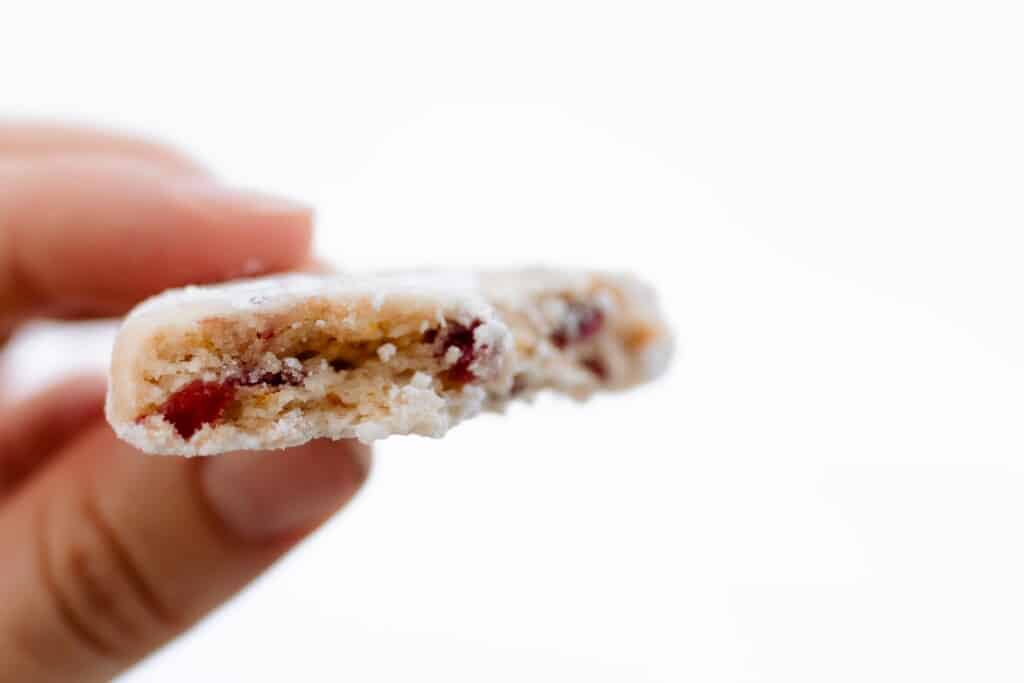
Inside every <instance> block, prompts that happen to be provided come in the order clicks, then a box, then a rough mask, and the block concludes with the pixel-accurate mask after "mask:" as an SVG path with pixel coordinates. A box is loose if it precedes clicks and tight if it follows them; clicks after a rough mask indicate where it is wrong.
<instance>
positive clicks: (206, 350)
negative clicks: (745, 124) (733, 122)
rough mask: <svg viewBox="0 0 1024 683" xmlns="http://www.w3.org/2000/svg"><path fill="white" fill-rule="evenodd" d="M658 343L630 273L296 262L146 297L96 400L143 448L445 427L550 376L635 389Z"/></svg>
mask: <svg viewBox="0 0 1024 683" xmlns="http://www.w3.org/2000/svg"><path fill="white" fill-rule="evenodd" d="M670 353H671V340H670V337H669V334H668V332H667V329H666V327H665V325H664V323H663V322H662V320H661V318H660V315H659V313H658V311H657V308H656V304H655V300H654V295H653V292H652V291H651V290H650V289H648V288H647V287H646V286H644V285H643V284H641V283H639V282H638V281H636V280H635V279H633V278H631V277H628V276H624V275H612V274H604V273H571V272H563V271H554V270H548V269H527V270H518V271H504V272H487V273H470V272H455V273H452V272H429V271H423V272H408V273H383V274H375V275H339V274H331V275H306V274H293V275H284V276H280V277H268V278H260V279H254V280H246V281H240V282H235V283H230V284H226V285H220V286H210V287H186V288H184V289H179V290H171V291H168V292H165V293H163V294H161V295H159V296H156V297H153V298H152V299H149V300H148V301H145V302H143V303H141V304H140V305H139V306H137V307H136V308H135V309H134V310H133V311H132V312H131V313H130V314H129V315H128V317H127V318H126V319H125V321H124V323H123V325H122V327H121V330H120V331H119V333H118V336H117V340H116V341H115V344H114V353H113V360H112V363H111V369H110V389H109V392H108V395H107V405H106V412H107V420H108V421H109V422H110V424H111V425H112V426H113V428H114V430H115V431H116V432H117V435H118V436H119V437H121V438H122V439H124V440H125V441H127V442H129V443H131V444H132V445H134V446H136V447H137V448H140V449H142V450H143V451H146V452H149V453H163V454H180V455H208V454H214V453H222V452H226V451H235V450H246V449H267V448H284V447H287V446H295V445H298V444H301V443H304V442H306V441H309V440H310V439H315V438H321V437H327V438H332V439H341V438H352V437H354V438H358V439H360V440H361V441H366V442H369V441H373V440H375V439H380V438H383V437H386V436H389V435H391V434H422V435H425V436H433V437H439V436H442V435H444V433H445V432H447V431H448V429H449V428H451V427H452V426H453V425H455V424H457V423H458V422H460V421H462V420H464V419H467V418H469V417H472V416H474V415H476V414H478V413H480V412H481V411H482V410H501V409H502V408H503V407H504V405H505V404H506V403H507V402H508V401H510V400H512V399H518V398H530V397H532V396H533V395H534V394H536V393H537V392H538V391H541V390H544V389H554V390H556V391H559V392H562V393H565V394H568V395H570V396H573V397H575V398H577V399H584V398H586V397H588V396H589V395H591V394H592V393H593V392H595V391H597V390H600V389H622V388H626V387H630V386H632V385H635V384H637V383H640V382H643V381H645V380H648V379H651V378H653V377H655V376H656V375H658V374H659V373H660V372H661V370H662V369H663V368H664V367H665V365H666V363H667V360H668V357H669V355H670Z"/></svg>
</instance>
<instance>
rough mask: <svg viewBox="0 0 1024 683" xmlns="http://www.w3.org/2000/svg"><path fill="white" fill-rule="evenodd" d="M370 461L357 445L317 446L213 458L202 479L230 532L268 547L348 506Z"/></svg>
mask: <svg viewBox="0 0 1024 683" xmlns="http://www.w3.org/2000/svg"><path fill="white" fill-rule="evenodd" d="M369 457H370V453H369V449H368V448H367V447H366V446H364V445H362V444H360V443H358V442H356V441H336V442H332V441H313V442H310V443H308V444H305V445H303V446H300V447H298V448H293V449H289V450H284V451H266V452H262V451H261V452H241V453H229V454H227V455H217V456H211V457H210V459H209V461H208V462H205V463H204V466H203V469H202V472H201V474H200V479H201V482H202V486H203V489H204V490H205V493H206V496H207V498H208V500H209V502H210V507H211V508H213V510H214V512H215V513H216V514H217V515H218V516H219V517H220V518H221V520H222V521H223V522H224V525H225V526H226V527H228V529H230V530H231V531H233V532H234V533H235V534H237V535H238V536H240V537H242V538H245V539H248V540H254V541H265V540H270V539H274V538H281V537H284V536H287V535H290V534H294V533H300V532H304V531H308V530H309V529H312V528H313V527H315V526H316V525H317V524H319V523H320V522H322V521H323V520H324V519H325V518H326V517H327V516H328V515H330V514H331V513H333V512H334V511H335V510H337V509H338V508H339V507H340V506H341V505H343V504H344V503H346V502H347V501H348V500H349V499H350V498H352V496H353V495H354V494H355V492H356V491H357V490H358V488H359V486H360V484H362V482H363V481H364V480H365V479H366V474H367V472H368V469H369Z"/></svg>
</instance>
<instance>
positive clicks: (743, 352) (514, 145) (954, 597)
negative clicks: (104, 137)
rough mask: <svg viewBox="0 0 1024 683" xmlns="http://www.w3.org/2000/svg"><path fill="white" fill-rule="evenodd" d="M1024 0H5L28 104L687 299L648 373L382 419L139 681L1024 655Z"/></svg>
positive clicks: (918, 673) (330, 252)
mask: <svg viewBox="0 0 1024 683" xmlns="http://www.w3.org/2000/svg"><path fill="white" fill-rule="evenodd" d="M1017 6H1018V3H1013V2H1006V3H997V2H985V1H973V2H943V1H937V0H929V1H927V2H913V1H910V0H884V1H872V0H862V1H860V2H846V3H840V2H820V1H807V2H796V1H793V0H783V1H781V2H737V1H735V0H713V1H708V2H698V3H693V2H691V3H683V2H677V3H664V4H660V5H656V4H648V3H641V2H622V3H615V4H609V3H599V2H579V3H571V2H552V1H550V0H548V1H545V2H535V3H534V2H515V3H486V2H465V3H451V2H408V3H401V2H378V3H352V4H348V3H334V2H330V3H328V2H324V3H320V4H305V3H301V2H289V3H283V2H282V3H274V4H273V5H272V6H271V7H270V8H261V7H260V6H259V4H258V3H251V2H250V3H244V4H242V3H239V4H233V3H212V2H201V3H200V2H180V1H179V2H175V3H161V4H159V5H156V4H149V3H140V2H132V3H124V4H123V5H117V6H115V5H114V4H112V3H105V2H95V1H93V2H87V3H86V2H80V3H67V4H65V5H62V6H55V5H53V4H51V3H45V2H8V3H7V4H5V5H4V6H3V9H2V13H0V111H3V112H6V113H9V114H12V115H50V116H58V117H64V118H71V119H78V120H84V121H92V122H99V123H103V124H107V125H111V126H115V127H122V128H128V129H131V130H135V131H139V132H143V133H149V134H153V135H156V136H158V137H160V138H163V139H166V140H169V141H171V142H174V143H177V144H179V145H182V146H184V147H185V148H186V149H188V150H189V151H192V152H194V153H195V154H197V155H198V156H199V157H200V158H201V159H202V160H203V161H205V162H206V163H208V164H210V165H211V166H214V167H215V168H217V169H218V170H220V171H221V172H222V173H223V174H224V175H225V176H226V177H228V178H230V179H231V180H232V181H234V182H236V183H239V184H242V185H246V186H253V187H259V188H265V189H268V190H276V191H282V192H287V193H291V194H293V195H296V196H298V197H300V198H303V199H305V200H307V201H309V202H312V203H313V204H315V206H316V207H317V210H318V224H319V230H320V232H319V235H318V243H319V247H320V249H321V250H322V252H323V253H324V254H325V255H326V256H328V257H329V258H331V259H333V260H335V261H337V262H339V263H341V264H344V265H348V266H354V267H361V268H374V267H393V266H403V265H423V264H455V265H469V264H484V265H487V264H494V265H499V264H500V265H505V264H515V263H522V262H527V263H529V262H536V261H542V262H546V263H552V264H567V265H582V266H606V267H612V268H628V269H631V270H634V271H636V272H638V273H640V274H642V275H643V276H644V277H646V278H647V279H649V280H650V281H652V282H653V283H654V284H655V285H657V287H658V288H659V289H660V291H661V292H662V293H663V299H664V304H665V307H666V310H667V312H668V314H669V316H670V318H671V320H672V321H673V324H674V326H675V328H676V329H677V331H678V337H679V347H680V353H679V354H678V355H677V357H676V360H675V363H674V364H673V366H672V368H671V371H670V373H669V375H668V376H667V377H666V378H665V379H663V380H662V381H661V382H660V383H658V384H656V385H654V386H652V387H650V388H646V389H643V390H640V391H637V392H635V393H632V394H628V395H623V396H615V397H608V398H601V399H599V400H595V401H592V402H591V403H590V404H588V405H585V406H582V407H581V406H577V405H574V404H571V403H569V402H567V401H561V400H554V399H547V400H543V401H541V402H540V403H539V405H537V406H534V407H529V408H527V407H523V408H519V409H516V410H513V411H512V413H511V415H510V416H508V417H505V418H499V417H487V418H483V419H480V420H478V421H476V422H473V423H471V424H466V425H464V426H462V427H460V428H458V429H457V430H455V431H454V432H452V433H451V434H450V435H449V436H448V437H446V438H445V439H444V440H442V441H429V440H425V439H418V438H397V439H392V440H388V441H386V442H384V443H383V444H382V445H381V446H380V448H379V459H378V462H377V469H376V471H375V472H374V474H373V477H372V480H371V482H370V484H369V486H368V488H367V489H366V490H365V492H364V493H363V494H362V495H361V497H360V498H359V499H358V500H357V501H356V502H355V503H354V504H353V505H352V506H351V507H350V508H349V509H348V510H347V511H346V512H345V513H343V514H342V515H340V516H339V517H338V518H336V519H334V520H333V521H332V522H331V523H330V524H328V526H327V527H326V528H324V529H323V531H322V532H320V533H319V534H317V535H316V536H315V537H313V538H312V539H311V540H310V541H309V542H308V543H306V544H305V545H304V546H302V547H301V548H300V549H299V550H298V551H297V552H296V553H294V554H293V555H292V556H290V557H289V558H288V559H287V560H286V561H284V562H282V563H281V564H280V565H279V566H278V567H277V568H276V569H275V570H273V571H272V572H270V574H269V575H267V576H266V577H265V578H264V579H263V580H261V581H259V582H258V583H257V584H256V585H254V586H253V587H252V588H251V589H250V590H248V591H246V592H245V593H244V594H243V595H242V596H241V597H240V598H239V599H237V600H235V601H234V602H232V603H231V604H229V605H228V606H226V607H225V608H224V609H222V610H220V611H219V612H217V613H216V614H215V615H214V616H213V617H212V618H210V619H209V620H207V621H206V622H204V623H203V625H202V626H200V628H198V629H197V630H196V631H195V632H194V633H193V634H191V635H190V636H189V637H187V638H185V639H184V640H182V641H180V642H179V643H177V644H175V645H173V646H171V647H168V648H167V649H165V650H164V651H162V652H161V653H159V654H157V655H156V656H154V657H153V658H151V659H150V660H149V661H147V662H146V663H144V664H143V665H142V666H141V667H139V668H138V669H137V670H136V671H135V672H134V673H132V674H129V675H128V676H126V677H125V679H124V680H125V681H130V682H131V683H137V682H141V681H175V682H177V681H186V680H187V681H234V680H239V681H242V680H244V681H278V680H294V681H327V680H332V681H334V680H337V681H360V682H361V681H369V682H377V681H444V682H445V683H459V682H463V681H464V682H474V683H475V682H478V681H569V680H580V681H588V682H593V681H631V682H632V681H642V682H648V681H650V682H654V681H658V682H662V681H684V680H690V681H778V682H780V683H792V682H794V681H813V682H819V681H830V682H832V681H865V680H871V681H908V680H928V681H938V680H943V681H946V680H948V681H968V680H970V681H1010V680H1020V679H1021V677H1024V657H1021V641H1022V638H1024V619H1022V617H1021V615H1022V614H1024V581H1022V577H1024V550H1022V539H1024V495H1022V494H1024V449H1022V446H1024V443H1022V442H1024V439H1022V433H1021V418H1022V415H1024V351H1022V349H1024V322H1022V306H1021V299H1022V296H1021V295H1022V291H1024V289H1022V285H1024V275H1022V273H1021V265H1020V264H1021V260H1022V247H1024V242H1022V240H1021V238H1020V234H1021V229H1022V225H1024V193H1022V186H1024V123H1022V122H1024V96H1022V92H1024V89H1022V87H1021V86H1022V67H1024V41H1022V40H1021V33H1022V29H1024V22H1022V17H1021V15H1020V14H1018V13H1017V12H1016V9H1017ZM92 339H93V342H94V343H93V346H94V347H95V349H100V350H102V349H103V348H104V341H103V337H101V336H100V337H97V336H93V337H92ZM34 343H35V344H36V346H35V347H34V349H35V350H37V351H38V350H39V349H58V350H63V351H62V353H63V354H64V355H65V356H67V357H69V358H72V359H75V358H78V359H81V360H84V359H85V355H87V354H80V355H78V356H76V355H75V354H76V351H75V349H79V348H81V347H79V346H76V345H74V344H72V342H71V341H70V340H69V338H68V337H66V336H59V337H55V336H54V335H53V334H49V335H43V336H41V337H39V338H38V339H37V340H36V341H35V342H34ZM47 345H49V346H47ZM38 355H39V354H38V353H36V354H30V353H29V352H28V350H27V348H26V346H25V344H24V343H23V344H22V346H20V347H19V348H18V349H15V353H14V356H13V357H12V358H11V359H10V360H11V362H10V364H9V365H10V366H11V367H12V369H13V372H14V375H15V376H16V377H17V378H20V379H21V380H22V381H24V382H30V383H31V382H36V383H38V382H39V381H41V380H40V378H41V377H42V376H43V373H42V372H41V370H42V369H41V368H38V367H33V366H31V358H33V357H38ZM92 355H93V356H100V355H102V354H101V353H96V354H92ZM48 371H49V372H51V373H52V371H53V369H52V368H49V369H48ZM25 386H28V385H25Z"/></svg>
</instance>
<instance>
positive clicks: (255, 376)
mask: <svg viewBox="0 0 1024 683" xmlns="http://www.w3.org/2000/svg"><path fill="white" fill-rule="evenodd" d="M305 379H306V373H305V372H303V371H302V370H301V369H299V368H291V367H288V366H287V365H286V366H285V367H284V368H283V369H282V370H280V371H278V372H262V373H261V372H257V371H255V370H252V371H249V372H243V373H242V379H241V380H239V384H241V385H242V386H243V387H254V386H256V385H257V384H266V385H268V386H272V387H280V386H284V385H286V384H287V385H288V386H293V387H294V386H298V385H299V384H302V382H303V380H305Z"/></svg>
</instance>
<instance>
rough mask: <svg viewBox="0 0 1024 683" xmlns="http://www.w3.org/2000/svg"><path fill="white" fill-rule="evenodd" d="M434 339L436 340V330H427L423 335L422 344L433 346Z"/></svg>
mask: <svg viewBox="0 0 1024 683" xmlns="http://www.w3.org/2000/svg"><path fill="white" fill-rule="evenodd" d="M435 339H437V330H436V329H430V330H427V331H426V332H424V333H423V343H424V344H433V343H434V340H435Z"/></svg>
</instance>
